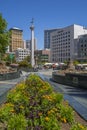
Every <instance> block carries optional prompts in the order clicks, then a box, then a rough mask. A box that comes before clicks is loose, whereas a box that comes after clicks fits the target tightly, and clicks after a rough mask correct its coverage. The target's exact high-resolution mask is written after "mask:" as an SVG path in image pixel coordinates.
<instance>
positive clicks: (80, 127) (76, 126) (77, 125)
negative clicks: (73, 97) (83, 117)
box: [70, 123, 87, 130]
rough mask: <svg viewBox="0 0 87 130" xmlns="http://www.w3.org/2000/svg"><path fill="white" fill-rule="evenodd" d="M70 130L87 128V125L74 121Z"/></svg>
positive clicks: (86, 129) (84, 129)
mask: <svg viewBox="0 0 87 130" xmlns="http://www.w3.org/2000/svg"><path fill="white" fill-rule="evenodd" d="M70 130H87V127H86V126H84V125H82V124H80V123H74V124H73V125H72V128H71V129H70Z"/></svg>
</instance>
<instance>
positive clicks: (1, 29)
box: [0, 14, 10, 56]
mask: <svg viewBox="0 0 87 130" xmlns="http://www.w3.org/2000/svg"><path fill="white" fill-rule="evenodd" d="M9 36H10V35H9V31H7V22H6V20H5V19H4V18H3V17H2V14H0V55H1V56H2V55H3V54H5V52H6V50H7V46H8V45H9Z"/></svg>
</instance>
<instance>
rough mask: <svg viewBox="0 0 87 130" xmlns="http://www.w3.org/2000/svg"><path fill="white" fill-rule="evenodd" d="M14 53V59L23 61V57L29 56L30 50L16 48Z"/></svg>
mask: <svg viewBox="0 0 87 130" xmlns="http://www.w3.org/2000/svg"><path fill="white" fill-rule="evenodd" d="M15 54H16V61H17V62H20V61H23V60H24V58H25V57H27V56H30V50H29V49H22V48H18V49H17V50H16V52H15Z"/></svg>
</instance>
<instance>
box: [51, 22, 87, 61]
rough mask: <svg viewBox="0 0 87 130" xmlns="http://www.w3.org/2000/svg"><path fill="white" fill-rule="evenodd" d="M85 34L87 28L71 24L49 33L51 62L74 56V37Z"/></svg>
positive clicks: (66, 59)
mask: <svg viewBox="0 0 87 130" xmlns="http://www.w3.org/2000/svg"><path fill="white" fill-rule="evenodd" d="M84 34H87V28H84V27H83V26H80V25H76V24H74V25H71V26H68V27H65V28H60V29H58V30H56V31H54V32H52V33H51V34H50V49H51V62H65V61H70V60H71V59H74V58H75V54H76V52H75V44H74V41H75V39H77V38H78V36H79V35H84Z"/></svg>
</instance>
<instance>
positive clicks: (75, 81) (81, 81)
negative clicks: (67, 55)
mask: <svg viewBox="0 0 87 130" xmlns="http://www.w3.org/2000/svg"><path fill="white" fill-rule="evenodd" d="M52 80H53V81H55V82H57V83H60V84H65V85H70V86H75V87H81V88H87V74H85V73H83V74H78V73H66V74H65V75H60V74H58V73H56V72H53V73H52Z"/></svg>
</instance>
